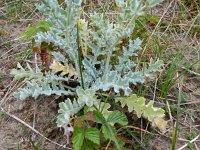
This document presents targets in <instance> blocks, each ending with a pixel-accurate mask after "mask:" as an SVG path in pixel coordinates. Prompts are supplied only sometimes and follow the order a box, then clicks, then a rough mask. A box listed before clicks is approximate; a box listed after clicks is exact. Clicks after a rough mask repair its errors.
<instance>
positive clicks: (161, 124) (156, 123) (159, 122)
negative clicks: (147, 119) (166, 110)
mask: <svg viewBox="0 0 200 150" xmlns="http://www.w3.org/2000/svg"><path fill="white" fill-rule="evenodd" d="M152 127H154V128H158V129H159V130H160V131H161V132H165V131H166V129H167V121H166V120H164V119H163V118H161V117H156V118H154V119H153V121H152Z"/></svg>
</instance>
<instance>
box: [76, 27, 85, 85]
mask: <svg viewBox="0 0 200 150" xmlns="http://www.w3.org/2000/svg"><path fill="white" fill-rule="evenodd" d="M77 46H78V63H79V70H80V75H81V87H82V88H83V89H84V82H83V70H82V60H81V48H80V37H79V28H78V23H77Z"/></svg>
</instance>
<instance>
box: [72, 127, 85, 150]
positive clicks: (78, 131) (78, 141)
mask: <svg viewBox="0 0 200 150" xmlns="http://www.w3.org/2000/svg"><path fill="white" fill-rule="evenodd" d="M84 137H85V130H84V129H82V128H79V127H75V128H74V135H73V140H72V142H73V148H74V150H81V148H82V146H83V141H84Z"/></svg>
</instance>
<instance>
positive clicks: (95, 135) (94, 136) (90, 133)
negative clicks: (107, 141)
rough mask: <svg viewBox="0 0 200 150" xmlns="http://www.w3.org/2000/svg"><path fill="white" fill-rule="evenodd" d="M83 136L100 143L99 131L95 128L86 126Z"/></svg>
mask: <svg viewBox="0 0 200 150" xmlns="http://www.w3.org/2000/svg"><path fill="white" fill-rule="evenodd" d="M85 137H86V138H87V139H88V140H90V141H92V142H94V143H95V144H98V145H99V144H100V132H99V130H98V129H96V128H87V129H86V131H85Z"/></svg>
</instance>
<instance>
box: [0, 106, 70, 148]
mask: <svg viewBox="0 0 200 150" xmlns="http://www.w3.org/2000/svg"><path fill="white" fill-rule="evenodd" d="M1 112H3V113H5V114H7V115H8V116H9V117H11V118H13V119H15V120H16V121H18V122H20V123H21V124H23V125H24V126H26V127H28V128H29V129H31V130H32V131H33V132H35V133H36V134H38V135H40V136H41V137H43V138H44V139H46V140H47V141H49V142H51V143H53V144H55V145H57V146H59V147H62V148H67V149H71V148H69V147H66V146H65V145H61V144H59V143H57V142H55V141H52V140H50V139H49V138H47V137H46V136H44V135H43V134H42V133H40V132H39V131H37V130H36V129H34V128H33V127H31V126H30V125H29V124H27V123H26V122H24V121H23V120H21V119H20V118H18V117H17V116H15V115H12V114H10V113H9V112H7V111H5V110H4V109H3V108H1Z"/></svg>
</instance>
